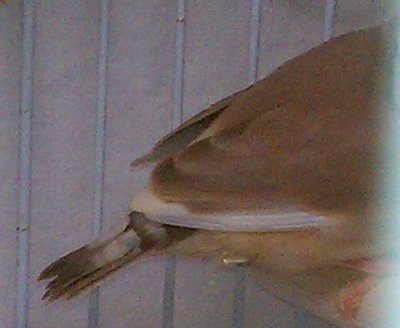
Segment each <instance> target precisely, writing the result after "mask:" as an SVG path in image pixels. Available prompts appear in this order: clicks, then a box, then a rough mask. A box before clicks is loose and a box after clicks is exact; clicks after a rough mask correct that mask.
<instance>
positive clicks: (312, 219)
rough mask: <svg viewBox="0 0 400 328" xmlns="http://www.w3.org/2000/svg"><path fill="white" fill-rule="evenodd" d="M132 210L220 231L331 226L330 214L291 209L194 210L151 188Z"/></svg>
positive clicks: (165, 220) (152, 217)
mask: <svg viewBox="0 0 400 328" xmlns="http://www.w3.org/2000/svg"><path fill="white" fill-rule="evenodd" d="M130 207H131V210H134V211H138V212H142V213H144V214H145V215H146V216H147V217H148V218H149V219H150V220H154V221H158V222H160V223H164V224H170V225H175V226H182V227H187V228H195V229H205V230H218V231H237V232H240V231H243V232H244V231H247V232H251V231H254V232H262V231H284V230H295V229H305V228H310V227H321V226H327V225H328V223H329V221H330V220H328V218H327V217H324V216H318V215H315V214H313V213H307V212H303V211H298V210H296V209H287V210H283V211H280V212H273V213H272V212H271V211H267V210H266V211H259V212H252V213H226V214H223V215H221V214H218V215H201V214H194V213H191V212H190V211H189V210H188V209H187V208H185V206H183V205H181V204H178V203H171V202H165V201H163V200H161V199H159V198H158V197H157V196H156V195H154V194H153V193H152V192H151V191H149V190H147V189H146V190H144V191H142V192H141V193H139V194H138V195H137V196H136V197H135V198H134V199H133V200H132V202H131V204H130Z"/></svg>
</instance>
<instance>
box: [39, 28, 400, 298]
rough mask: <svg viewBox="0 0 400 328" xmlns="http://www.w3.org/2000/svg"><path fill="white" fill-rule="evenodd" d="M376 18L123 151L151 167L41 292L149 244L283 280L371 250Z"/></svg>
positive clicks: (378, 52) (381, 57) (65, 287)
mask: <svg viewBox="0 0 400 328" xmlns="http://www.w3.org/2000/svg"><path fill="white" fill-rule="evenodd" d="M389 30H390V26H386V27H383V28H374V29H369V30H363V31H357V32H353V33H350V34H347V35H344V36H340V37H338V38H335V39H333V40H331V41H329V42H327V43H324V44H322V45H320V46H318V47H316V48H314V49H312V50H310V51H308V52H307V53H305V54H303V55H301V56H299V57H296V58H294V59H292V60H290V61H288V62H287V63H286V64H284V65H283V66H281V67H280V68H278V69H277V70H276V71H275V72H273V73H272V74H271V75H270V76H268V77H266V78H265V79H263V80H261V81H259V82H257V83H256V84H254V85H253V86H251V87H249V88H247V89H245V90H242V91H240V92H238V93H236V94H234V95H232V96H230V97H228V98H226V99H223V100H221V101H220V102H218V103H216V104H214V105H212V106H211V107H210V108H208V109H206V110H205V111H203V112H201V113H200V114H198V115H196V116H195V117H193V118H192V119H190V120H188V121H187V122H185V123H183V124H182V125H181V126H180V127H178V128H177V129H176V130H175V131H173V132H172V133H170V134H169V135H167V136H166V137H165V138H163V139H162V140H161V141H160V142H159V143H157V144H156V146H155V147H154V149H153V151H152V152H151V153H150V154H149V155H146V156H144V157H142V158H140V159H138V160H136V161H135V162H133V163H132V166H133V167H135V166H138V165H143V164H146V163H149V162H155V163H156V167H155V168H154V169H153V172H152V175H151V178H150V180H149V182H148V186H147V188H146V190H145V191H144V192H143V193H141V194H139V195H137V197H135V199H134V200H133V201H132V203H131V209H132V213H131V216H130V218H129V222H128V223H127V225H126V226H125V227H124V228H122V229H120V230H119V232H117V233H114V234H111V235H110V236H108V237H102V238H101V239H100V240H95V241H94V242H92V243H91V244H89V245H87V246H85V247H83V248H81V249H79V250H77V251H75V252H73V253H71V254H69V255H66V256H65V257H63V258H61V259H60V260H58V261H56V262H55V263H54V264H51V265H50V266H49V267H48V268H47V269H45V270H44V271H43V272H42V274H41V275H40V277H39V279H49V278H52V279H53V280H52V281H51V282H50V283H49V284H48V285H47V292H46V294H45V296H44V298H48V299H49V300H54V299H56V298H58V297H61V296H66V297H72V296H74V295H76V294H77V293H79V292H80V291H82V290H84V289H86V288H87V287H90V286H91V285H92V284H94V283H97V282H98V281H99V280H100V279H102V278H103V277H104V276H106V275H108V273H110V272H112V271H114V270H115V269H117V268H118V267H120V266H121V265H123V264H125V263H127V262H128V261H131V260H132V259H134V258H136V257H138V256H142V255H144V254H147V255H151V254H158V253H159V252H160V251H163V252H169V253H173V254H181V255H194V256H202V257H205V256H210V257H214V258H217V259H228V260H229V259H242V260H243V261H246V262H249V263H251V264H252V265H253V266H254V267H256V268H263V270H264V271H263V272H264V273H265V272H270V273H271V274H272V276H275V277H277V275H276V274H277V273H279V275H278V276H279V277H280V278H282V277H286V278H285V279H286V281H287V282H288V283H289V282H290V281H292V283H293V281H302V280H301V279H302V278H301V274H302V272H305V270H306V271H307V270H309V271H308V272H312V270H318V268H322V267H324V268H326V267H331V268H333V267H335V268H337V264H338V263H340V261H343V260H346V259H349V258H354V257H363V256H364V257H365V256H368V257H373V256H376V255H377V254H379V253H380V250H379V249H377V248H376V247H375V246H374V245H373V243H371V239H370V238H371V232H372V229H371V225H372V224H373V223H374V216H373V214H374V213H375V212H374V210H375V204H374V201H373V200H374V181H375V179H376V176H377V173H378V170H377V168H378V167H379V165H378V164H379V160H378V159H379V157H378V156H377V149H378V147H379V145H380V133H379V132H380V123H381V121H382V116H383V115H384V112H385V110H387V109H388V108H390V106H391V105H390V103H388V102H387V99H386V98H385V94H384V92H383V90H384V82H385V79H386V77H387V74H386V73H387V72H388V69H390V65H388V64H390V63H391V59H392V57H393V54H394V51H395V46H394V44H393V42H392V41H391V40H390V38H386V37H385V36H386V32H388V31H389ZM266 268H267V269H266ZM346 270H347V269H343V268H342V269H340V270H339V271H340V272H342V273H343V272H345V273H344V274H343V275H344V278H343V279H342V280H341V284H339V285H340V288H341V287H343V284H346V283H348V282H349V281H351V279H350V278H349V277H350V276H349V275H350V274H349V271H348V270H347V271H346ZM346 272H347V273H346ZM346 274H347V275H348V276H346ZM299 275H300V278H299ZM351 275H352V277H353V276H354V272H353V273H351ZM311 276H312V274H311V273H310V277H311ZM317 276H318V274H317V275H316V277H317ZM296 277H297V278H296ZM345 277H347V278H348V279H347V280H346V278H345ZM296 279H297V280H296ZM299 279H300V280H299ZM310 279H311V278H310ZM316 279H317V278H316ZM352 279H353V278H352ZM303 280H304V279H303ZM317 280H318V279H317ZM320 280H321V279H320ZM306 285H307V284H304V283H303V285H302V286H303V287H302V288H303V289H304V290H308V291H309V292H310V293H311V294H312V292H311V290H310V288H308V287H306ZM339 285H338V286H339ZM335 286H336V285H335ZM335 286H333V287H332V288H333V289H334V287H335ZM338 286H336V287H338ZM338 288H339V287H338ZM312 295H314V294H312ZM314 296H315V295H314Z"/></svg>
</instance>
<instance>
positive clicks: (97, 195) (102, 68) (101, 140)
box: [88, 0, 109, 328]
mask: <svg viewBox="0 0 400 328" xmlns="http://www.w3.org/2000/svg"><path fill="white" fill-rule="evenodd" d="M108 24H109V0H100V31H99V35H100V37H99V54H98V61H99V63H98V73H97V74H98V75H97V79H98V81H97V100H96V163H95V176H94V200H93V223H92V235H93V237H98V236H99V235H100V233H101V227H102V221H103V194H104V167H105V136H106V118H107V115H106V106H107V104H106V100H107V55H108V30H109V28H108ZM88 311H89V313H88V316H89V323H88V327H89V328H97V327H99V289H96V290H94V291H93V292H92V293H91V295H90V299H89V310H88Z"/></svg>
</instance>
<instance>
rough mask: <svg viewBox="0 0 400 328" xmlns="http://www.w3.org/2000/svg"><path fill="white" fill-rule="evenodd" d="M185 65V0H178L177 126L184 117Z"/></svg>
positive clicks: (174, 121)
mask: <svg viewBox="0 0 400 328" xmlns="http://www.w3.org/2000/svg"><path fill="white" fill-rule="evenodd" d="M184 65H185V0H178V1H177V16H176V31H175V79H174V110H173V118H172V124H173V127H174V128H175V127H177V126H178V125H179V124H181V123H182V118H183V73H184V72H183V71H184Z"/></svg>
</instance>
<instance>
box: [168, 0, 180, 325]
mask: <svg viewBox="0 0 400 328" xmlns="http://www.w3.org/2000/svg"><path fill="white" fill-rule="evenodd" d="M184 66H185V0H177V15H176V29H175V80H174V107H173V113H172V127H173V128H176V127H177V126H179V125H180V124H181V123H182V120H183V83H184ZM175 272H176V258H175V256H170V257H168V259H167V263H166V266H165V277H164V278H165V279H164V298H163V328H172V327H173V326H174V304H175Z"/></svg>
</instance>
